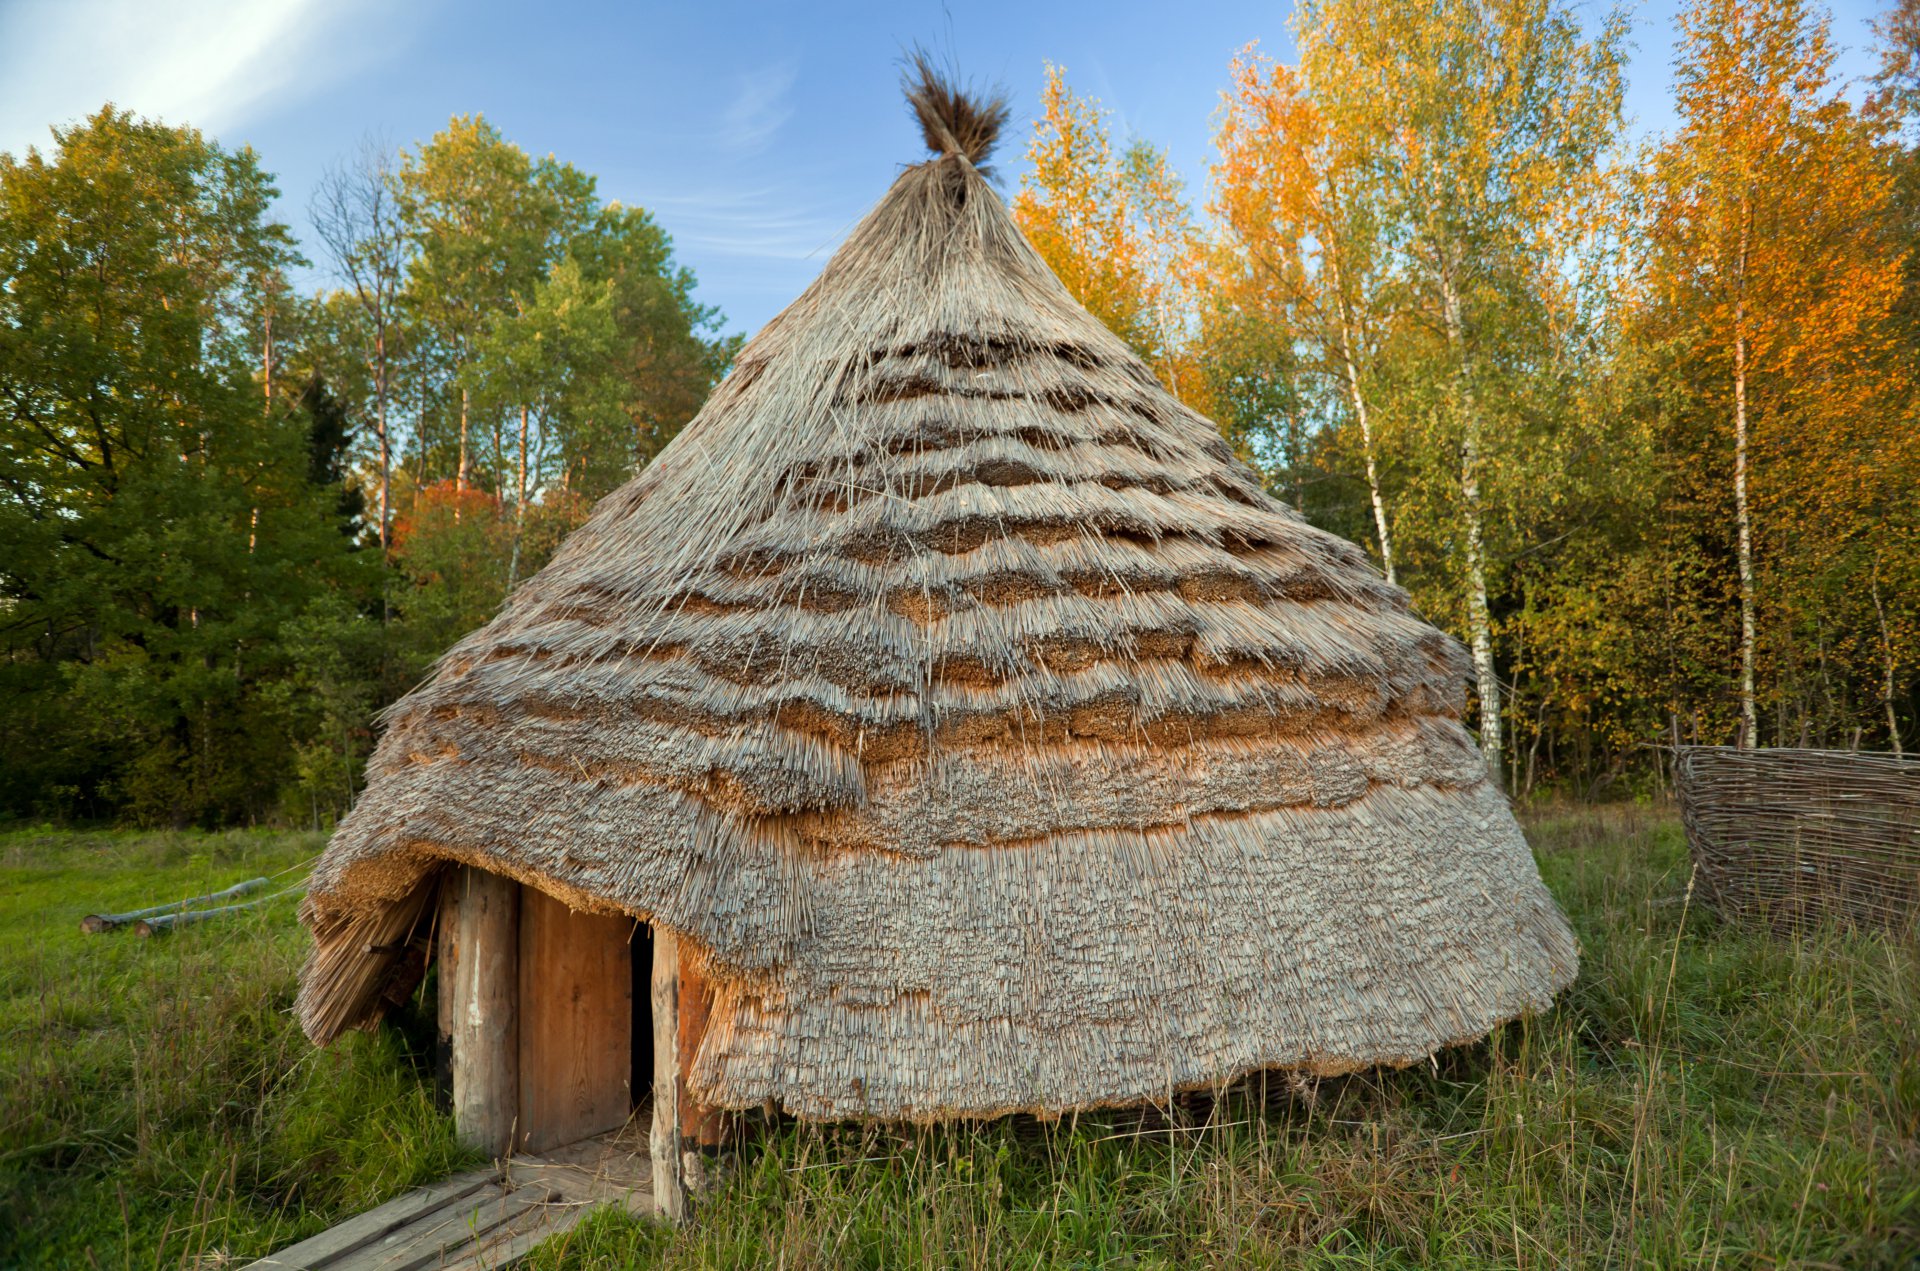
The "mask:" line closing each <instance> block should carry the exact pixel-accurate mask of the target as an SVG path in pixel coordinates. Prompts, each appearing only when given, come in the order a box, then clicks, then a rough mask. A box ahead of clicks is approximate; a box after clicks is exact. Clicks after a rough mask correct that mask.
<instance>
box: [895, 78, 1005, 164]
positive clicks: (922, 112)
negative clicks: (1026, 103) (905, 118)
mask: <svg viewBox="0 0 1920 1271" xmlns="http://www.w3.org/2000/svg"><path fill="white" fill-rule="evenodd" d="M901 87H902V88H903V89H905V90H906V94H907V104H908V105H909V106H911V107H913V116H914V118H915V119H917V120H919V121H920V131H921V133H922V134H923V135H924V136H925V137H926V139H927V149H929V150H931V151H933V153H934V154H935V155H937V156H939V157H941V158H945V157H946V156H947V155H950V154H963V155H965V156H966V157H967V161H968V162H969V163H971V164H973V166H974V167H976V168H977V167H980V166H981V164H983V163H984V162H985V161H986V158H987V155H989V154H990V153H992V151H993V143H994V142H996V141H998V140H999V139H1000V129H1001V128H1003V127H1005V126H1006V122H1007V116H1008V113H1009V112H1008V109H1007V96H1006V93H1005V92H1003V91H1001V90H998V89H995V90H994V91H993V93H992V95H990V96H983V95H980V94H976V93H974V92H971V91H969V90H963V89H961V88H959V87H957V86H955V84H954V83H953V81H952V80H951V79H949V78H948V77H947V76H946V75H943V74H941V72H940V71H938V70H936V69H935V68H934V65H933V62H932V60H931V59H930V58H929V57H928V56H927V55H926V53H925V52H924V51H921V50H918V49H916V50H915V51H914V52H913V54H912V55H911V56H910V57H908V59H907V69H906V73H905V74H904V75H903V76H901Z"/></svg>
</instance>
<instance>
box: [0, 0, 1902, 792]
mask: <svg viewBox="0 0 1920 1271" xmlns="http://www.w3.org/2000/svg"><path fill="white" fill-rule="evenodd" d="M1583 16H1584V17H1585V19H1586V20H1585V21H1584V22H1583V21H1582V20H1581V19H1582V17H1583ZM1293 28H1294V29H1293V35H1294V42H1293V43H1294V48H1295V50H1296V52H1295V55H1294V56H1293V57H1292V58H1291V59H1290V60H1281V59H1276V58H1273V57H1271V56H1269V55H1268V54H1266V53H1264V52H1263V51H1262V50H1261V49H1260V48H1258V47H1250V48H1248V49H1247V50H1245V51H1243V53H1242V54H1241V55H1240V56H1239V57H1237V58H1236V59H1235V60H1234V61H1233V63H1232V64H1231V65H1230V66H1228V67H1223V68H1222V79H1223V85H1224V86H1225V91H1224V93H1223V97H1222V103H1221V106H1220V109H1219V111H1218V113H1217V115H1216V117H1215V134H1216V135H1215V141H1216V145H1215V152H1214V156H1213V162H1212V165H1211V171H1210V172H1208V173H1207V174H1205V180H1204V182H1203V191H1204V192H1203V193H1199V194H1190V193H1189V190H1188V187H1187V186H1186V185H1185V184H1184V183H1183V181H1182V180H1181V178H1180V177H1179V176H1178V175H1177V174H1176V173H1175V172H1174V171H1173V170H1172V168H1171V166H1170V164H1169V163H1168V161H1167V159H1166V157H1165V155H1164V153H1163V152H1161V151H1160V150H1158V149H1156V148H1155V147H1154V146H1153V145H1152V143H1151V142H1150V141H1148V140H1145V139H1140V138H1123V137H1118V136H1116V135H1114V132H1113V129H1112V127H1111V123H1110V120H1109V117H1108V116H1107V115H1106V114H1105V113H1104V112H1103V110H1102V109H1101V107H1100V106H1099V104H1098V103H1097V102H1095V101H1093V100H1091V99H1089V98H1087V97H1084V96H1082V95H1080V94H1078V93H1076V92H1075V91H1074V90H1073V89H1072V87H1071V86H1070V84H1069V82H1068V79H1067V76H1066V72H1065V71H1064V70H1062V69H1059V68H1049V69H1048V73H1047V78H1046V81H1045V84H1044V91H1043V97H1042V101H1043V105H1044V111H1043V114H1042V116H1041V117H1040V119H1039V120H1038V121H1037V122H1036V125H1035V128H1034V132H1033V134H1032V137H1031V139H1030V144H1029V147H1028V151H1027V154H1026V161H1025V164H1024V167H1023V169H1022V171H1021V175H1020V177H1019V180H1018V183H1017V188H1016V189H1015V190H1014V191H1012V192H1011V201H1012V203H1013V206H1014V211H1015V214H1016V216H1017V217H1018V218H1019V220H1020V221H1021V223H1022V225H1023V227H1024V228H1025V230H1026V232H1027V234H1028V235H1029V237H1030V238H1031V239H1032V240H1033V242H1034V243H1035V245H1036V246H1037V247H1038V248H1039V250H1040V251H1041V252H1042V254H1043V255H1044V256H1045V257H1046V258H1047V260H1048V261H1049V263H1050V264H1051V265H1052V266H1053V267H1054V269H1055V270H1056V271H1057V272H1058V273H1059V275H1060V277H1061V278H1062V279H1063V280H1064V281H1065V282H1066V284H1067V285H1068V286H1069V287H1070V288H1071V289H1072V290H1073V291H1074V293H1075V294H1076V295H1077V296H1079V297H1080V299H1081V300H1082V301H1083V302H1084V303H1085V304H1086V305H1087V306H1088V307H1089V308H1090V309H1091V310H1092V311H1093V312H1094V313H1096V314H1097V315H1098V316H1099V317H1100V318H1101V319H1102V320H1103V321H1105V322H1106V323H1107V324H1108V325H1109V326H1111V327H1112V328H1113V329H1114V330H1115V331H1116V332H1117V333H1118V334H1120V335H1121V336H1122V337H1123V338H1124V339H1126V340H1127V341H1128V342H1129V343H1130V344H1131V345H1132V346H1133V347H1134V348H1135V349H1137V350H1138V351H1139V352H1140V354H1141V355H1142V357H1143V358H1145V359H1146V360H1147V362H1148V363H1149V364H1150V365H1151V366H1152V367H1153V368H1154V369H1155V371H1156V373H1157V374H1159V375H1160V376H1161V378H1162V379H1163V380H1164V382H1165V383H1166V385H1167V386H1168V388H1169V389H1170V390H1171V391H1173V392H1174V393H1175V394H1177V395H1178V396H1180V397H1181V398H1182V399H1183V400H1184V401H1186V402H1188V403H1189V404H1190V405H1192V406H1194V407H1195V408H1196V409H1199V410H1201V411H1203V412H1204V413H1206V414H1208V415H1209V416H1211V417H1212V418H1214V419H1216V420H1217V421H1218V422H1219V424H1220V426H1221V428H1222V430H1223V431H1224V432H1225V433H1226V435H1227V437H1228V439H1229V440H1230V441H1231V442H1232V443H1233V444H1234V445H1235V446H1236V447H1237V448H1238V449H1239V451H1240V453H1241V454H1242V455H1243V456H1244V457H1245V458H1246V459H1247V460H1248V461H1249V462H1250V463H1251V464H1253V465H1254V466H1255V468H1256V469H1257V470H1258V471H1259V472H1260V473H1261V475H1262V477H1263V478H1264V480H1265V481H1266V482H1267V483H1268V486H1269V488H1270V490H1271V491H1272V492H1273V493H1274V495H1275V496H1276V497H1278V498H1282V499H1284V500H1286V501H1287V502H1289V503H1290V504H1292V505H1294V506H1296V507H1297V508H1298V509H1299V510H1300V511H1301V512H1302V514H1303V515H1305V516H1306V517H1307V518H1308V519H1309V520H1311V521H1312V522H1313V523H1315V524H1317V525H1321V526H1324V527H1326V528H1328V529H1330V530H1333V531H1334V532H1336V533H1339V534H1341V535H1343V536H1345V537H1347V538H1350V539H1352V540H1354V541H1355V542H1359V543H1362V544H1364V545H1365V546H1366V547H1367V548H1368V550H1369V551H1370V552H1371V553H1372V554H1373V556H1374V558H1375V560H1376V562H1377V563H1378V564H1379V566H1380V567H1381V569H1382V571H1383V572H1384V573H1385V574H1386V575H1387V576H1388V577H1390V578H1392V579H1394V580H1395V581H1397V582H1398V583H1399V584H1400V585H1401V586H1403V587H1405V588H1407V589H1408V591H1409V592H1410V593H1411V594H1412V596H1413V598H1414V601H1415V603H1416V604H1417V605H1418V606H1419V608H1420V610H1421V611H1422V612H1423V613H1424V614H1425V615H1426V616H1428V617H1429V618H1430V619H1431V620H1433V621H1435V622H1437V623H1439V624H1440V625H1442V626H1444V627H1446V628H1448V629H1449V630H1451V631H1453V632H1454V633H1455V634H1457V635H1458V636H1459V637H1460V638H1461V639H1462V640H1463V642H1465V643H1466V645H1467V647H1468V648H1469V649H1470V651H1471V653H1472V657H1473V662H1474V666H1475V671H1476V675H1475V679H1476V684H1475V687H1474V690H1473V696H1472V698H1471V700H1470V701H1469V703H1468V704H1467V705H1468V714H1469V719H1470V721H1471V722H1472V723H1473V724H1474V726H1475V727H1476V729H1477V730H1478V732H1479V735H1480V738H1481V741H1482V745H1483V748H1484V749H1485V750H1486V751H1487V753H1488V756H1489V760H1490V763H1491V764H1492V765H1493V766H1494V767H1495V768H1496V769H1497V770H1498V772H1499V773H1500V775H1501V777H1502V779H1503V780H1504V781H1505V782H1506V783H1507V784H1508V785H1509V787H1510V788H1511V789H1513V790H1514V791H1515V792H1516V793H1530V792H1535V791H1539V790H1543V789H1560V790H1567V791H1571V792H1574V793H1579V794H1587V795H1591V794H1594V793H1596V792H1599V791H1602V790H1607V789H1615V790H1618V789H1622V788H1627V787H1635V786H1642V785H1645V784H1647V783H1657V782H1659V781H1660V780H1662V779H1663V773H1664V770H1665V769H1664V759H1663V758H1662V756H1663V753H1664V752H1663V751H1662V750H1661V749H1660V747H1663V746H1668V745H1671V744H1674V743H1689V742H1713V743H1739V744H1749V745H1838V746H1861V747H1884V748H1894V749H1899V748H1902V747H1903V746H1904V744H1905V743H1906V742H1907V741H1909V740H1911V738H1912V736H1913V734H1914V732H1915V730H1916V727H1917V726H1920V700H1917V699H1916V683H1917V682H1916V675H1915V668H1916V658H1917V657H1920V543H1916V537H1915V527H1916V521H1917V520H1920V513H1916V510H1915V508H1914V506H1913V499H1912V497H1911V494H1910V492H1911V490H1912V489H1913V488H1914V485H1915V482H1916V478H1920V435H1917V434H1916V430H1915V428H1914V410H1915V402H1914V393H1913V389H1914V382H1915V376H1916V365H1915V359H1916V356H1920V340H1916V336H1920V328H1916V323H1917V322H1920V252H1916V251H1915V248H1916V247H1917V246H1920V0H1902V4H1901V5H1900V7H1898V8H1896V9H1894V10H1893V11H1891V12H1889V13H1888V14H1887V15H1886V16H1885V17H1884V18H1883V20H1882V21H1881V22H1880V24H1879V25H1878V27H1877V36H1876V38H1877V40H1878V53H1879V55H1880V66H1881V70H1880V73H1879V74H1878V75H1877V77H1875V78H1874V79H1873V81H1872V82H1871V83H1868V84H1864V85H1857V84H1845V83H1841V82H1838V81H1837V80H1836V77H1835V69H1834V46H1833V36H1832V32H1831V31H1830V29H1829V25H1828V21H1827V19H1826V16H1825V15H1824V13H1823V12H1822V11H1820V10H1819V9H1817V8H1815V7H1812V6H1811V5H1808V4H1804V3H1799V2H1797V0H1787V2H1785V3H1759V2H1756V0H1696V2H1695V3H1693V4H1691V5H1690V6H1689V7H1688V8H1687V9H1686V11H1685V12H1684V13H1683V15H1682V18H1681V27H1680V32H1679V37H1680V38H1679V42H1678V44H1677V47H1676V50H1675V59H1676V60H1675V69H1676V75H1675V87H1674V93H1675V100H1674V106H1675V110H1676V115H1677V123H1676V126H1675V127H1674V128H1673V130H1672V131H1671V132H1670V133H1668V134H1667V135H1664V136H1660V137H1656V138H1653V139H1651V140H1648V141H1644V142H1634V141H1632V140H1631V139H1630V138H1629V136H1628V134H1627V131H1626V129H1625V125H1624V121H1623V117H1622V101H1623V76H1624V69H1625V57H1626V48H1627V41H1628V39H1629V37H1630V36H1631V34H1632V32H1631V30H1630V27H1629V24H1628V22H1627V20H1626V18H1625V17H1624V16H1623V15H1622V14H1619V13H1616V14H1613V15H1608V16H1603V17H1601V18H1600V19H1599V20H1598V21H1597V23H1596V21H1595V19H1594V18H1593V15H1592V14H1591V13H1590V12H1588V11H1586V10H1581V9H1576V7H1575V6H1573V5H1572V4H1571V3H1566V2H1564V0H1430V2H1427V3H1420V4H1414V3H1410V2H1409V0H1312V2H1309V3H1303V4H1301V5H1300V6H1299V8H1298V9H1297V10H1296V12H1295V15H1294V20H1293ZM274 197H275V190H274V187H273V184H272V179H271V177H270V176H269V175H268V174H267V172H266V171H265V170H264V169H263V167H262V166H261V162H260V159H259V158H258V156H256V155H254V154H253V153H252V152H251V151H247V150H240V151H233V150H228V149H224V148H222V147H221V146H219V145H217V144H215V143H213V142H211V141H209V140H208V139H206V138H205V137H203V136H202V135H201V134H199V133H198V132H195V131H194V130H192V129H190V128H182V127H170V126H166V125H162V124H158V123H154V122H151V121H147V120H142V119H139V118H136V117H133V116H131V115H129V114H128V113H126V112H123V111H118V110H115V109H113V108H112V107H108V108H105V109H103V110H102V111H101V112H100V113H98V114H97V115H95V116H93V117H92V118H90V119H88V120H86V121H85V122H83V123H81V124H77V125H74V126H72V127H70V128H65V129H59V130H56V135H55V145H54V146H53V147H51V148H50V150H49V151H48V152H47V153H44V154H43V153H40V152H38V151H32V150H30V151H28V152H27V153H26V154H25V155H24V156H21V157H14V156H5V155H0V631H3V632H4V635H5V643H6V657H5V659H4V661H0V755H4V764H0V815H16V816H35V817H62V818H90V819H91V818H117V819H125V820H132V821H138V822H142V823H149V824H165V823H175V824H179V823H194V822H197V823H204V824H216V823H222V822H236V821H247V820H259V819H282V820H291V821H295V822H310V821H311V822H324V821H327V820H330V819H332V818H334V817H336V816H338V815H339V814H340V813H341V812H343V811H344V810H345V809H346V808H347V807H348V806H350V804H351V802H352V799H353V797H354V794H355V791H356V789H357V783H358V781H359V779H360V768H361V765H362V764H363V763H364V760H365V758H366V755H367V754H368V752H369V751H370V749H371V746H372V742H373V739H374V735H375V715H376V713H377V711H378V710H379V709H380V708H381V707H382V706H384V705H385V704H387V703H388V702H390V701H392V700H393V699H394V698H396V697H397V696H398V695H399V694H400V693H402V692H404V691H405V690H406V689H407V688H408V687H410V686H411V685H412V684H413V683H415V682H417V680H418V679H419V677H420V676H421V675H422V674H423V673H424V672H425V671H426V669H427V668H428V667H429V666H430V665H431V663H432V660H433V659H434V658H435V657H436V656H437V655H438V654H439V653H440V652H441V651H442V650H444V649H445V648H446V647H447V646H448V645H449V644H451V643H452V641H453V640H454V639H455V638H457V637H458V636H459V635H460V634H462V633H463V632H464V631H466V630H468V629H470V628H472V627H473V626H476V625H478V624H479V623H481V622H483V621H485V620H486V619H487V618H488V617H489V616H490V615H491V614H492V613H493V612H495V610H496V609H497V608H498V606H499V604H500V602H501V601H502V599H503V598H504V597H505V595H506V594H507V592H508V591H509V590H511V589H512V587H513V586H514V585H515V583H516V582H518V581H519V580H520V579H523V578H525V577H526V576H528V575H529V574H531V573H532V572H533V571H534V570H536V569H538V568H539V567H540V565H541V564H542V563H543V562H544V561H545V560H546V559H547V558H548V557H549V556H550V555H551V553H552V552H553V550H554V548H555V547H556V546H557V544H558V543H559V541H560V540H561V538H562V537H564V535H565V534H566V532H567V531H568V530H570V529H571V528H573V527H574V526H576V525H578V524H579V523H580V522H581V521H582V520H583V519H584V517H585V515H586V513H587V511H588V510H589V509H590V508H591V506H592V505H593V503H594V501H595V500H597V499H598V498H599V497H600V496H602V495H604V494H605V493H607V492H608V491H610V490H611V489H613V488H615V487H616V486H618V485H619V484H621V483H622V482H623V481H625V480H626V479H628V478H629V477H630V476H631V475H632V474H633V473H634V472H635V471H637V470H638V469H639V468H640V467H642V466H644V465H645V463H646V462H647V461H648V460H649V459H650V458H651V457H652V456H653V455H654V454H656V453H657V452H658V451H659V449H660V448H661V447H662V446H663V445H665V444H666V442H667V441H668V440H670V439H671V437H672V436H673V435H674V433H675V432H676V431H677V430H678V429H679V428H680V426H681V425H683V424H684V423H685V422H686V421H687V420H688V419H689V418H691V417H692V415H693V413H694V412H695V411H696V410H697V409H698V408H699V405H700V403H701V402H702V401H703V400H704V398H705V396H706V394H707V393H708V392H709V391H710V390H711V388H712V386H713V385H714V384H715V383H717V382H718V381H719V379H720V378H721V377H722V376H724V375H725V373H726V371H727V368H728V366H729V364H730V362H731V359H732V357H733V354H734V352H735V350H736V347H737V338H735V337H730V336H727V335H725V334H723V324H722V321H721V317H720V315H719V314H718V313H717V312H716V311H715V310H714V309H712V308H710V307H708V306H704V305H702V304H701V303H699V302H698V301H697V300H696V299H695V296H694V278H693V276H692V275H691V273H690V272H689V271H687V270H686V269H685V268H683V267H681V266H680V265H679V264H678V263H677V262H676V260H675V258H674V256H673V253H672V246H671V242H670V240H669V239H668V237H667V235H666V233H665V232H664V231H663V230H662V228H661V227H660V225H659V224H658V223H657V222H656V221H655V220H654V219H653V218H652V217H651V216H650V215H648V214H647V213H646V212H644V211H642V210H640V209H637V208H630V207H623V206H620V205H618V204H616V203H611V202H608V201H606V200H604V199H603V198H601V197H600V195H599V194H598V192H597V190H596V187H595V182H594V180H593V179H592V177H590V176H589V175H587V174H585V173H582V172H581V171H579V170H578V169H576V168H574V167H573V166H571V165H569V164H566V163H564V162H560V161H558V160H557V159H553V158H547V159H536V158H533V157H531V156H529V155H528V154H527V153H525V152H524V151H523V150H521V149H520V148H519V147H517V146H515V145H514V144H512V143H511V142H510V141H508V140H507V139H505V138H503V137H502V136H501V135H500V134H499V133H498V132H497V131H496V130H495V129H494V128H493V127H492V126H491V125H489V124H488V123H487V122H486V121H485V120H483V119H481V118H478V117H459V118H455V119H453V120H452V121H451V122H450V123H449V125H448V127H447V128H446V129H445V130H443V131H442V132H440V133H439V134H437V135H435V136H434V137H432V138H430V139H429V140H427V141H425V142H422V143H419V144H417V145H414V146H410V147H406V148H403V149H400V150H397V151H388V150H384V149H381V148H379V147H374V146H369V147H366V148H363V149H362V151H360V152H359V153H358V154H356V155H354V156H352V157H351V158H350V159H348V160H346V161H344V162H342V163H341V164H339V165H338V166H337V167H336V168H334V169H333V170H332V171H331V172H330V173H329V174H328V175H327V177H326V178H325V180H324V181H323V182H322V183H321V185H320V187H319V190H318V193H317V194H316V196H315V198H314V201H313V204H312V207H311V209H310V218H309V219H310V221H311V223H312V224H313V226H314V235H313V237H314V241H313V242H310V243H306V244H297V243H295V242H294V241H293V239H292V237H291V234H290V232H289V230H288V229H287V227H286V226H284V225H282V224H280V223H278V222H276V221H275V220H274V219H273V217H272V202H273V199H274ZM303 262H304V263H308V264H311V265H312V266H313V270H312V273H313V274H314V275H315V276H319V277H323V278H325V279H327V280H328V282H327V283H326V284H325V285H324V286H322V287H320V288H318V289H317V290H315V291H314V292H312V293H311V294H304V293H302V292H301V291H300V290H299V289H297V288H296V287H295V286H294V285H293V281H292V279H293V278H294V277H295V271H296V270H297V269H298V267H299V266H300V265H301V264H302V263H303Z"/></svg>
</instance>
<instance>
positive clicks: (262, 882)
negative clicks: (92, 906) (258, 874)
mask: <svg viewBox="0 0 1920 1271" xmlns="http://www.w3.org/2000/svg"><path fill="white" fill-rule="evenodd" d="M266 885H267V880H266V879H264V878H249V879H248V880H247V881H246V882H244V883H235V884H234V885H233V886H231V887H229V888H227V889H226V890H225V891H216V892H209V893H208V894H207V895H205V896H195V897H193V898H191V899H189V900H176V901H174V902H173V903H172V904H170V905H155V906H153V907H152V908H151V909H135V910H133V911H132V912H130V913H124V914H88V915H87V916H86V917H84V918H82V919H81V920H80V930H82V931H84V932H86V933H87V934H88V935H90V936H97V935H99V934H100V933H101V932H103V931H118V930H119V929H120V928H122V927H129V926H133V925H134V924H135V923H138V922H140V921H141V920H142V919H147V918H153V917H156V916H158V915H161V914H171V913H176V912H178V911H179V910H182V909H190V908H192V907H193V906H195V905H204V904H206V903H208V902H209V901H215V900H231V899H233V898H234V897H235V896H244V895H246V894H247V893H248V892H250V891H259V890H260V889H261V888H262V887H265V886H266ZM142 934H151V933H146V932H143V933H142Z"/></svg>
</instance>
